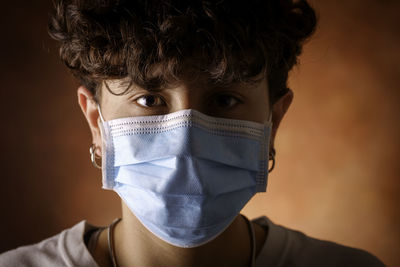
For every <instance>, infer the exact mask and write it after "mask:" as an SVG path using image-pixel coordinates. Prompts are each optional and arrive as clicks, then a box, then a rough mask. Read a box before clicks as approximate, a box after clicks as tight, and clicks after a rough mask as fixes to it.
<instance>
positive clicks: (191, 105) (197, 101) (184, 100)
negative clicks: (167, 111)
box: [171, 87, 202, 112]
mask: <svg viewBox="0 0 400 267" xmlns="http://www.w3.org/2000/svg"><path fill="white" fill-rule="evenodd" d="M171 109H172V110H171V112H175V111H178V110H183V109H195V110H197V111H200V112H202V97H201V94H200V93H199V90H194V89H190V88H188V87H184V88H182V89H181V90H178V91H177V92H176V94H175V96H174V101H173V104H172V106H171Z"/></svg>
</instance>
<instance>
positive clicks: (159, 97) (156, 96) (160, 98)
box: [134, 93, 243, 109]
mask: <svg viewBox="0 0 400 267" xmlns="http://www.w3.org/2000/svg"><path fill="white" fill-rule="evenodd" d="M147 97H153V98H154V102H157V101H162V103H161V104H160V103H159V104H156V105H150V106H146V105H143V104H141V103H139V100H141V99H145V98H147ZM222 97H229V98H230V99H229V100H232V99H233V100H234V101H236V102H235V103H234V104H233V105H232V106H229V107H222V108H227V109H230V108H233V107H235V106H236V105H237V104H241V103H243V101H242V100H241V99H240V98H239V97H237V96H234V95H232V94H230V93H221V94H217V95H214V96H213V97H212V99H211V101H210V104H209V105H211V106H212V105H214V104H215V105H216V106H218V105H217V103H216V102H217V101H218V100H222V99H221V98H222ZM225 100H226V99H225ZM134 101H135V102H136V103H137V104H138V105H139V106H141V107H144V108H156V107H161V106H166V102H165V101H164V99H163V98H162V97H161V96H159V95H152V94H148V95H142V96H140V97H138V98H136V99H135V100H134Z"/></svg>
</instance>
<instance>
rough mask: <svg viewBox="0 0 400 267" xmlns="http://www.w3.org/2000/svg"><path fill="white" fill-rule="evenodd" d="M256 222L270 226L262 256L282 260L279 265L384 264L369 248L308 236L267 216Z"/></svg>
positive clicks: (365, 266) (367, 266) (370, 266)
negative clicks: (359, 247)
mask: <svg viewBox="0 0 400 267" xmlns="http://www.w3.org/2000/svg"><path fill="white" fill-rule="evenodd" d="M254 222H256V223H258V224H260V225H262V226H264V227H267V228H268V236H267V240H266V242H265V244H264V248H263V249H262V251H261V253H260V254H264V255H259V256H261V258H263V257H264V259H266V257H269V258H270V259H269V260H271V259H273V260H274V261H275V262H280V264H281V265H279V266H282V267H283V266H291V267H295V266H296V267H297V266H298V267H302V266H307V267H313V266H326V267H331V266H332V267H336V266H337V267H339V266H340V267H347V266H348V267H350V266H351V267H355V266H363V267H384V266H385V265H384V264H383V263H382V262H381V261H380V260H379V259H378V258H376V257H375V256H374V255H372V254H371V253H369V252H367V251H364V250H361V249H357V248H352V247H348V246H343V245H340V244H337V243H334V242H330V241H325V240H320V239H316V238H312V237H309V236H307V235H305V234H303V233H302V232H299V231H296V230H292V229H289V228H286V227H283V226H280V225H276V224H274V223H272V222H271V221H270V220H269V219H268V218H267V217H260V218H258V219H256V220H254ZM268 250H269V251H271V250H272V251H274V252H275V255H271V253H269V252H268ZM269 264H270V263H269ZM270 265H272V264H270ZM265 266H267V265H265ZM272 266H274V265H272Z"/></svg>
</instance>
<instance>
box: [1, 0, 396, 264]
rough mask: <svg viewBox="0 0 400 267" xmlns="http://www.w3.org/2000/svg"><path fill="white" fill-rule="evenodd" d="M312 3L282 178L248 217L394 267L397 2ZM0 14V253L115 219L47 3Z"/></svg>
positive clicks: (281, 146)
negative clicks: (82, 224)
mask: <svg viewBox="0 0 400 267" xmlns="http://www.w3.org/2000/svg"><path fill="white" fill-rule="evenodd" d="M311 2H312V3H313V5H314V7H315V8H316V9H317V11H318V13H319V17H320V24H319V28H318V31H317V33H316V35H315V36H314V38H313V39H312V41H311V42H309V43H308V44H307V45H306V46H305V48H304V53H303V55H302V56H301V61H300V62H301V64H300V66H299V67H297V68H296V69H295V70H294V71H293V72H292V74H291V79H290V86H291V88H292V89H293V90H294V92H295V99H294V102H293V105H292V107H291V109H290V110H289V112H288V114H287V116H286V118H285V120H284V121H283V123H282V125H281V129H280V132H278V138H277V140H276V141H277V143H276V148H277V167H276V169H275V170H274V172H273V173H272V174H271V175H270V180H269V185H268V193H266V194H259V195H257V196H256V197H255V198H254V199H253V200H252V201H251V202H250V203H249V204H248V205H247V206H246V207H245V209H244V210H243V212H244V213H245V214H246V215H248V216H249V217H251V218H253V217H257V216H260V215H267V216H269V217H270V218H271V220H272V221H274V222H275V223H278V224H282V225H285V226H287V227H290V228H294V229H297V230H301V231H303V232H305V233H306V234H308V235H310V236H313V237H318V238H321V239H328V240H333V241H335V242H339V243H342V244H345V245H348V246H354V247H359V248H363V249H366V250H368V251H370V252H372V253H373V254H375V255H376V256H378V257H379V258H380V259H381V260H383V261H384V262H385V263H386V264H387V265H388V266H400V256H399V251H400V227H399V226H400V208H399V206H400V205H399V204H400V181H399V178H400V174H399V173H400V164H399V160H398V154H399V151H400V150H399V149H400V138H399V137H400V116H399V115H400V90H399V89H400V88H399V84H400V17H399V14H398V12H399V10H400V2H399V1H396V0H383V1H380V0H349V1H335V0H323V1H317V0H314V1H311ZM2 6H3V12H2V16H0V30H1V31H0V32H1V43H0V46H1V47H0V81H1V89H0V114H1V123H2V126H1V131H0V138H1V147H2V150H1V153H0V166H1V186H0V198H1V199H0V211H1V220H0V221H1V227H0V236H1V238H0V253H1V252H4V251H5V250H8V249H12V248H15V247H17V246H21V245H26V244H30V243H34V242H38V241H40V240H42V239H44V238H46V237H49V236H51V235H54V234H57V233H58V232H60V231H61V230H63V229H65V228H69V227H71V226H72V225H74V224H76V223H77V222H79V221H81V220H83V219H86V220H88V221H89V222H91V223H92V224H95V225H106V224H109V223H110V222H111V221H112V220H113V218H115V217H118V216H119V215H120V203H119V199H118V197H117V196H116V194H114V193H113V192H110V191H104V190H102V189H101V178H100V172H99V171H98V170H97V169H95V168H93V167H92V165H91V164H90V161H89V146H90V144H91V136H90V133H89V128H88V126H87V125H86V122H85V120H84V118H83V116H82V115H81V111H80V109H79V107H78V104H77V101H76V88H77V86H78V83H77V82H76V81H75V80H74V79H73V78H72V77H71V75H70V74H69V73H68V71H67V69H66V68H65V67H64V66H63V65H62V63H61V62H60V60H59V59H58V51H57V44H56V43H55V42H54V41H52V40H51V39H50V38H49V37H48V36H47V33H46V23H47V18H48V13H49V10H50V6H51V1H25V3H23V4H22V3H21V2H20V1H19V2H18V1H16V2H13V1H7V2H5V3H2Z"/></svg>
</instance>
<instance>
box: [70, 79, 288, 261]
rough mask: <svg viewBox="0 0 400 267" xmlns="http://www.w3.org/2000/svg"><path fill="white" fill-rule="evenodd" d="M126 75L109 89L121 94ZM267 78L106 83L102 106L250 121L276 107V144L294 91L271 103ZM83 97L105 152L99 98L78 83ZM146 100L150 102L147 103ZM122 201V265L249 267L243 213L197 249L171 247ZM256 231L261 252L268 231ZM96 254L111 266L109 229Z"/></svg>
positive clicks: (125, 113) (107, 114)
mask: <svg viewBox="0 0 400 267" xmlns="http://www.w3.org/2000/svg"><path fill="white" fill-rule="evenodd" d="M122 82H124V80H111V81H108V84H109V87H110V89H111V90H112V91H113V92H115V93H119V92H121V90H123V88H125V87H123V88H122V86H121V83H122ZM268 95H269V94H268V86H267V82H266V79H265V78H264V79H261V80H260V81H259V82H258V83H256V84H252V85H249V84H238V85H235V86H231V87H229V88H218V87H210V86H207V85H206V84H205V83H201V82H199V81H196V83H194V82H192V83H191V82H181V83H179V84H176V85H171V86H169V87H168V88H165V89H163V90H159V91H156V92H149V91H147V90H145V89H143V88H140V87H138V86H136V85H133V86H132V89H131V90H129V93H128V94H126V95H121V96H116V95H114V94H111V93H110V92H109V91H108V90H107V89H106V87H105V86H104V84H103V86H102V88H101V91H100V96H101V97H100V99H99V105H100V107H101V112H102V115H103V117H104V119H105V120H106V121H107V120H112V119H117V118H123V117H131V116H149V115H160V114H167V113H172V112H176V111H179V110H182V109H196V110H198V111H200V112H202V113H204V114H207V115H210V116H214V117H224V118H230V119H240V120H248V121H254V122H259V123H265V122H267V121H268V120H269V118H270V112H272V123H273V129H272V133H271V146H273V143H274V140H275V136H276V132H277V129H278V127H279V124H280V122H281V120H282V118H283V117H284V115H285V113H286V111H287V110H288V108H289V106H290V104H291V102H292V99H293V92H292V91H291V90H289V92H288V93H287V94H286V95H284V96H282V97H281V98H280V99H279V100H277V101H276V102H275V103H274V104H273V105H272V107H271V106H270V104H269V96H268ZM78 102H79V105H80V107H81V109H82V111H83V114H84V116H85V117H86V119H87V121H88V124H89V127H90V130H91V132H92V137H93V144H95V145H96V146H97V147H98V148H99V149H97V151H96V152H97V153H98V154H99V156H101V146H102V142H101V134H100V129H99V124H100V123H101V121H100V118H99V112H98V109H97V103H96V101H94V99H93V95H92V94H91V93H90V91H89V90H88V89H86V88H85V87H83V86H81V87H79V88H78ZM146 105H147V107H146ZM121 203H122V220H121V222H120V223H118V224H117V225H116V227H115V232H114V243H115V251H116V258H117V262H118V266H122V267H125V266H127V267H131V266H147V267H153V266H154V267H155V266H157V267H160V266H176V267H181V266H182V267H183V266H193V267H196V266H209V267H213V266H238V267H239V266H248V265H249V263H250V259H251V249H250V248H251V246H250V244H251V242H250V235H249V231H248V227H247V224H246V222H245V220H244V219H243V217H242V216H240V215H238V216H237V217H236V218H235V220H234V221H233V223H232V224H231V225H230V226H229V227H228V228H227V229H226V230H225V231H224V232H223V233H222V234H221V235H219V236H218V237H217V238H216V239H214V240H212V241H210V242H208V243H206V244H204V245H202V246H200V247H196V248H179V247H175V246H172V245H170V244H168V243H166V242H164V241H162V240H161V239H159V238H158V237H156V236H155V235H153V234H152V233H151V232H149V231H148V230H147V229H146V228H145V227H144V226H143V225H142V224H141V223H140V222H139V221H138V219H137V218H136V217H135V215H134V214H133V213H132V212H131V211H130V210H129V208H128V207H127V206H126V205H125V204H124V202H123V201H121ZM253 225H254V228H255V233H256V255H258V253H259V252H260V250H261V248H262V245H263V243H264V242H265V239H266V237H267V232H266V231H265V230H264V229H262V228H261V227H259V226H258V225H256V224H253ZM93 257H94V259H95V260H96V262H97V263H98V264H99V266H101V267H103V266H104V267H106V266H107V267H108V266H112V263H111V258H110V255H109V253H108V247H107V231H103V232H102V233H101V235H100V238H99V241H98V244H97V246H96V249H95V251H94V253H93Z"/></svg>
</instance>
